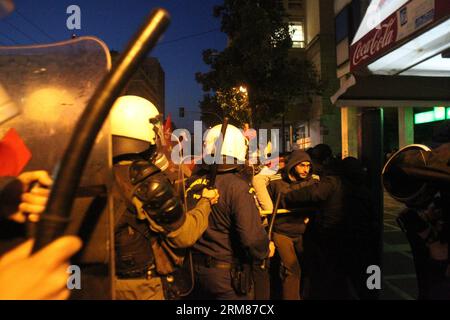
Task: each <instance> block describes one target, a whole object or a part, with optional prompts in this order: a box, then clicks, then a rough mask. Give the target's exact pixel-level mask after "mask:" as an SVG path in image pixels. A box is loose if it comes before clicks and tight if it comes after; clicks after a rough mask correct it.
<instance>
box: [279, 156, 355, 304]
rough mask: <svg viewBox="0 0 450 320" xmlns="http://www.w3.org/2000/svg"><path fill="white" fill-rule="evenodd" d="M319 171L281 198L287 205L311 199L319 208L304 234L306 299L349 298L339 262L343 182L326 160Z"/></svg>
mask: <svg viewBox="0 0 450 320" xmlns="http://www.w3.org/2000/svg"><path fill="white" fill-rule="evenodd" d="M321 172H322V176H320V181H318V182H316V183H313V184H311V185H309V186H306V187H303V188H300V189H297V190H285V191H284V200H285V201H286V205H288V206H299V205H302V204H303V205H304V204H305V203H311V202H313V203H316V204H317V205H318V207H319V211H318V213H317V214H316V215H315V217H314V219H312V223H311V225H308V231H307V234H306V235H305V242H308V244H307V245H306V244H305V247H306V248H305V254H307V256H308V257H307V260H308V261H307V263H306V264H307V266H306V268H307V269H308V275H307V276H306V279H305V284H304V288H303V292H304V295H305V298H307V299H343V298H347V297H348V292H347V291H348V290H347V289H346V287H347V286H346V279H345V270H343V269H344V267H343V261H342V259H343V257H342V252H343V235H344V233H345V221H344V210H343V188H342V181H341V178H340V177H339V175H338V173H337V170H336V169H335V168H333V167H331V165H329V164H327V162H324V166H323V168H322V171H321ZM306 238H308V239H307V240H306Z"/></svg>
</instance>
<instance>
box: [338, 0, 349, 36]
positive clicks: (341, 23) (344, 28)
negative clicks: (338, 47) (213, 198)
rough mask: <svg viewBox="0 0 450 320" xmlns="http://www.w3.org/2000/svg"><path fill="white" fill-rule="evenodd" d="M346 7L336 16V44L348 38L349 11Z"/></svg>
mask: <svg viewBox="0 0 450 320" xmlns="http://www.w3.org/2000/svg"><path fill="white" fill-rule="evenodd" d="M348 9H349V8H348V6H347V7H345V8H344V9H342V11H341V12H339V14H338V15H337V16H336V20H335V22H336V43H339V42H341V41H342V40H344V39H345V38H347V37H348V35H349V34H348V33H349V22H350V20H349V10H348Z"/></svg>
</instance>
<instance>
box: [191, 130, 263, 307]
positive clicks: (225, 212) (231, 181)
mask: <svg viewBox="0 0 450 320" xmlns="http://www.w3.org/2000/svg"><path fill="white" fill-rule="evenodd" d="M220 131H221V125H218V126H215V127H213V128H212V129H210V130H209V132H208V133H207V135H206V139H205V157H204V159H206V158H208V157H209V158H210V157H211V156H212V155H214V156H217V155H216V154H215V152H219V154H221V155H222V156H223V157H217V158H219V159H220V158H222V160H225V161H224V162H222V164H219V165H218V167H217V176H216V179H215V187H216V188H217V189H218V190H219V193H220V199H219V202H218V203H217V205H215V206H213V209H212V212H211V214H210V216H209V224H208V228H207V229H206V231H205V232H204V233H203V235H202V237H201V238H200V239H199V240H198V241H197V242H196V244H195V245H194V246H193V249H192V250H193V260H194V266H195V275H196V278H195V289H194V293H193V295H192V298H193V299H197V298H200V299H218V300H245V299H251V298H252V284H253V279H252V270H251V267H252V266H251V264H252V262H253V261H254V260H258V261H260V260H263V259H265V258H266V257H268V255H269V240H268V236H267V233H266V231H265V230H264V228H263V226H262V224H261V218H260V215H259V211H258V209H257V206H256V203H255V197H254V194H253V191H252V188H251V177H247V176H246V172H247V171H246V170H245V165H244V163H245V156H246V149H247V148H246V143H245V137H244V135H243V134H242V132H241V131H240V130H239V129H237V128H236V127H234V126H231V125H229V126H228V128H227V130H226V134H225V139H224V141H223V143H222V148H221V150H220V151H217V150H215V148H216V140H217V139H218V138H219V135H220V134H221V133H220ZM205 162H206V161H205ZM197 169H198V170H197V172H194V174H193V175H192V177H191V179H190V181H189V182H188V189H187V196H188V202H189V203H190V207H192V206H193V205H194V204H195V203H197V201H198V199H200V194H199V192H200V191H201V190H202V188H204V187H205V186H206V185H208V184H209V179H210V178H211V171H212V170H211V166H210V165H208V164H207V163H204V164H203V165H201V166H200V167H199V168H197Z"/></svg>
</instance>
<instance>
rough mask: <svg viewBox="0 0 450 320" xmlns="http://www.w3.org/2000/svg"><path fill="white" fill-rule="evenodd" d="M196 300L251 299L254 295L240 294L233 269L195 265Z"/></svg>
mask: <svg viewBox="0 0 450 320" xmlns="http://www.w3.org/2000/svg"><path fill="white" fill-rule="evenodd" d="M194 272H195V287H194V291H193V292H192V294H191V296H190V297H189V298H190V299H194V300H251V299H252V298H253V295H252V294H251V293H250V294H247V295H240V294H237V293H236V291H235V290H234V289H233V286H232V281H231V270H227V269H220V268H213V267H207V266H204V265H198V264H195V265H194Z"/></svg>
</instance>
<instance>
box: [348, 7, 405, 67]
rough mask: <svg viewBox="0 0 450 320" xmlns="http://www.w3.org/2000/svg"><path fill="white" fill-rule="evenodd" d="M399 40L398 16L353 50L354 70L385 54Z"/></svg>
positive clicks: (358, 43) (379, 27)
mask: <svg viewBox="0 0 450 320" xmlns="http://www.w3.org/2000/svg"><path fill="white" fill-rule="evenodd" d="M396 40H397V15H395V14H394V15H392V16H391V17H389V18H388V19H386V20H385V21H384V22H383V23H382V24H381V25H380V26H378V27H377V28H375V29H374V30H372V31H371V32H370V33H368V34H367V35H366V36H365V37H364V38H362V39H361V40H360V41H358V42H357V43H356V44H355V45H353V46H352V48H351V60H352V61H351V63H352V69H353V68H355V67H357V66H358V65H360V64H362V63H363V62H365V61H367V60H369V59H371V58H373V57H374V56H376V55H378V54H380V53H381V52H384V51H385V50H386V49H387V48H388V47H389V46H390V45H391V44H393V43H395V41H396Z"/></svg>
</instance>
